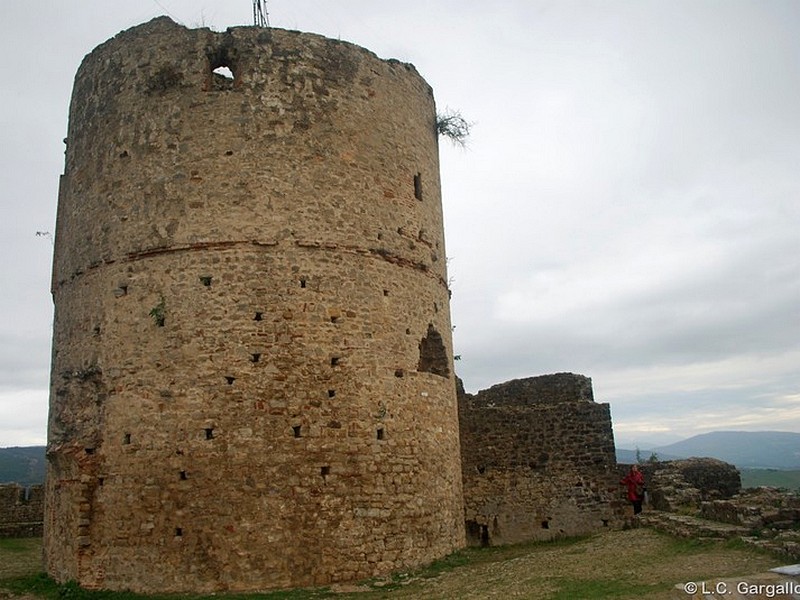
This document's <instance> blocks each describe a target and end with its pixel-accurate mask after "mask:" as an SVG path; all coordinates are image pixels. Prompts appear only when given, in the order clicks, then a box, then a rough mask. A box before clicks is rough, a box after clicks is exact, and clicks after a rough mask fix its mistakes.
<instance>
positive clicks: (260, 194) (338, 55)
mask: <svg viewBox="0 0 800 600" xmlns="http://www.w3.org/2000/svg"><path fill="white" fill-rule="evenodd" d="M220 67H227V68H228V69H229V71H230V73H228V74H227V75H228V76H226V75H221V74H218V73H216V72H215V71H216V70H219V68H220ZM230 75H232V77H230ZM435 121H436V116H435V107H434V100H433V95H432V92H431V89H430V87H429V86H428V85H427V84H426V82H425V81H424V80H423V79H422V78H421V77H420V76H419V74H418V73H417V72H416V71H415V69H414V68H413V67H412V66H411V65H408V64H403V63H400V62H397V61H393V60H388V61H385V60H381V59H378V58H377V57H376V56H375V55H374V54H372V53H370V52H368V51H366V50H364V49H363V48H360V47H357V46H354V45H351V44H348V43H343V42H339V41H335V40H330V39H326V38H323V37H320V36H317V35H311V34H304V33H298V32H291V31H283V30H275V29H262V28H255V27H239V28H233V29H230V30H228V31H227V32H225V33H214V32H212V31H210V30H208V29H194V30H192V29H186V28H184V27H182V26H179V25H177V24H175V23H173V22H172V21H171V20H169V19H167V18H158V19H155V20H153V21H151V22H149V23H147V24H145V25H141V26H138V27H134V28H132V29H130V30H128V31H125V32H122V33H120V34H119V35H117V36H116V37H114V38H113V39H111V40H109V41H107V42H106V43H104V44H102V45H101V46H99V47H98V48H96V49H95V50H94V51H93V52H92V53H91V54H89V55H88V56H87V57H86V59H85V60H84V61H83V64H82V65H81V67H80V69H79V71H78V74H77V76H76V80H75V88H74V92H73V98H72V103H71V108H70V125H69V134H68V139H67V153H66V164H65V170H64V175H63V176H62V181H61V191H60V197H59V207H58V221H57V228H56V249H55V263H54V274H53V296H54V302H55V331H54V343H53V367H52V382H51V406H50V420H49V433H48V459H49V461H48V462H49V472H48V483H47V499H46V517H45V555H46V566H47V571H48V572H49V573H50V574H51V575H52V576H53V577H54V578H56V579H57V580H59V581H65V580H76V581H78V582H79V583H80V584H81V585H82V586H84V587H89V588H107V589H130V590H134V591H139V592H155V591H159V592H161V591H168V592H176V591H188V590H195V591H205V592H207V591H214V590H256V589H265V588H277V587H286V586H303V585H310V584H324V583H328V582H332V581H345V580H353V579H358V578H365V577H370V576H374V575H378V574H381V573H386V572H389V571H391V570H394V569H399V568H405V567H408V566H413V565H419V564H422V563H425V562H428V561H431V560H433V559H435V558H437V557H441V556H443V555H445V554H447V553H449V552H451V551H453V550H454V549H455V548H457V547H460V546H462V545H463V544H464V519H463V503H462V502H463V501H462V490H461V471H460V461H459V438H458V415H457V406H456V386H455V381H454V374H453V363H452V357H453V353H452V342H451V336H450V313H449V290H448V287H447V275H446V268H445V249H444V240H443V225H442V206H441V198H440V186H439V173H438V145H437V144H438V142H437V135H436V130H435Z"/></svg>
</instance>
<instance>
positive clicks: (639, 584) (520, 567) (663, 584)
mask: <svg viewBox="0 0 800 600" xmlns="http://www.w3.org/2000/svg"><path fill="white" fill-rule="evenodd" d="M518 552H520V550H518V549H513V550H510V551H509V555H508V556H507V557H505V558H503V557H502V555H497V556H496V558H497V559H499V560H490V561H487V562H481V561H480V560H478V561H476V562H474V563H472V564H470V565H468V566H465V567H458V568H456V569H454V570H452V571H449V572H446V573H443V574H441V575H439V576H437V577H435V578H431V579H423V580H417V581H414V582H413V583H411V584H409V585H408V586H406V587H405V588H402V589H399V590H393V591H391V592H387V593H376V592H372V593H370V594H365V595H359V596H353V597H361V598H389V599H394V598H398V599H399V598H426V599H433V598H441V599H449V598H453V599H455V598H465V599H466V598H469V599H475V600H478V599H488V598H525V599H531V600H533V599H553V598H555V599H558V598H570V599H573V600H574V599H576V598H605V597H614V598H648V599H655V600H659V599H668V598H672V597H673V596H672V593H673V592H672V586H674V585H675V584H677V583H684V582H687V581H702V580H705V579H710V578H713V577H728V576H738V575H748V574H755V573H761V572H763V571H766V570H767V569H769V568H772V567H774V566H777V565H779V564H781V561H780V560H779V559H775V558H772V557H770V556H767V555H764V554H760V553H757V552H754V551H753V550H750V549H747V548H736V547H731V546H730V545H725V544H718V543H714V544H711V543H698V542H693V541H684V540H676V539H674V538H671V537H669V536H665V535H662V534H658V533H656V532H654V531H653V530H650V529H633V530H627V531H612V532H608V533H604V534H602V535H598V536H594V537H592V538H588V539H585V540H581V541H578V542H572V543H565V544H553V545H549V544H544V545H538V546H529V547H528V548H526V549H525V550H524V552H522V553H520V554H519V555H516V553H518Z"/></svg>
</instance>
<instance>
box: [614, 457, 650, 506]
mask: <svg viewBox="0 0 800 600" xmlns="http://www.w3.org/2000/svg"><path fill="white" fill-rule="evenodd" d="M619 483H620V485H624V486H627V488H628V500H630V501H631V504H633V514H634V515H638V514H639V513H640V512H642V500H644V475H642V472H641V471H640V470H639V467H638V465H631V470H630V471H628V474H627V475H625V477H623V478H622V480H621V481H620V482H619Z"/></svg>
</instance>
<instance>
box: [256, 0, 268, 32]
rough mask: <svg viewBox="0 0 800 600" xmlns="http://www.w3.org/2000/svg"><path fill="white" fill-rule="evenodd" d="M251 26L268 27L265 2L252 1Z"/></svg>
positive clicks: (261, 0)
mask: <svg viewBox="0 0 800 600" xmlns="http://www.w3.org/2000/svg"><path fill="white" fill-rule="evenodd" d="M253 24H254V25H255V26H256V27H269V13H268V12H267V0H253Z"/></svg>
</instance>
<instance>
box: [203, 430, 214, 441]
mask: <svg viewBox="0 0 800 600" xmlns="http://www.w3.org/2000/svg"><path fill="white" fill-rule="evenodd" d="M204 431H205V432H206V439H207V440H213V439H214V428H213V427H206V428H205V429H204Z"/></svg>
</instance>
